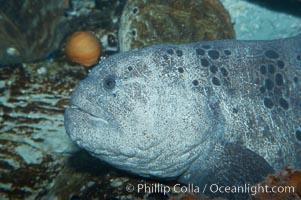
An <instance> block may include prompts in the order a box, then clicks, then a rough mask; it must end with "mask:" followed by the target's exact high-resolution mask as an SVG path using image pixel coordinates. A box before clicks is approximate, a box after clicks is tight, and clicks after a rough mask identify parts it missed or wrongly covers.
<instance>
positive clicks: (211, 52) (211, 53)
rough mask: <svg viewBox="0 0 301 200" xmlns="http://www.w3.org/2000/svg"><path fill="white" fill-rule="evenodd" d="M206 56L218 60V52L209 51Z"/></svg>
mask: <svg viewBox="0 0 301 200" xmlns="http://www.w3.org/2000/svg"><path fill="white" fill-rule="evenodd" d="M208 56H209V57H210V58H211V59H214V60H216V59H218V58H219V52H218V51H217V50H209V51H208Z"/></svg>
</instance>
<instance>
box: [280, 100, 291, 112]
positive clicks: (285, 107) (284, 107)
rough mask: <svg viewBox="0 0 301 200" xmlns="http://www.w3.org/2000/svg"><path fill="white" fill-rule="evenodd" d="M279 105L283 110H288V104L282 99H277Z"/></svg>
mask: <svg viewBox="0 0 301 200" xmlns="http://www.w3.org/2000/svg"><path fill="white" fill-rule="evenodd" d="M279 105H280V106H281V107H282V108H283V109H285V110H287V109H288V108H289V104H288V102H287V101H286V100H285V99H284V98H280V99H279Z"/></svg>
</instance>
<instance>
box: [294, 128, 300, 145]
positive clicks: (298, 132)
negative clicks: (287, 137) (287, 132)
mask: <svg viewBox="0 0 301 200" xmlns="http://www.w3.org/2000/svg"><path fill="white" fill-rule="evenodd" d="M295 135H296V139H297V141H299V142H301V130H299V129H298V130H296V133H295Z"/></svg>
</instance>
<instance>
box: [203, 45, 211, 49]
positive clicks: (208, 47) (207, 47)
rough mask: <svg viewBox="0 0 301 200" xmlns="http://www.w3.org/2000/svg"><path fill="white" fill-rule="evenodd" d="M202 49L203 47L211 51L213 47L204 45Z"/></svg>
mask: <svg viewBox="0 0 301 200" xmlns="http://www.w3.org/2000/svg"><path fill="white" fill-rule="evenodd" d="M202 47H203V48H204V49H210V48H211V46H210V45H208V44H205V45H203V46H202Z"/></svg>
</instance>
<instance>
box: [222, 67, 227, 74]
mask: <svg viewBox="0 0 301 200" xmlns="http://www.w3.org/2000/svg"><path fill="white" fill-rule="evenodd" d="M221 73H222V75H223V76H228V71H227V70H226V68H224V67H221Z"/></svg>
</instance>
